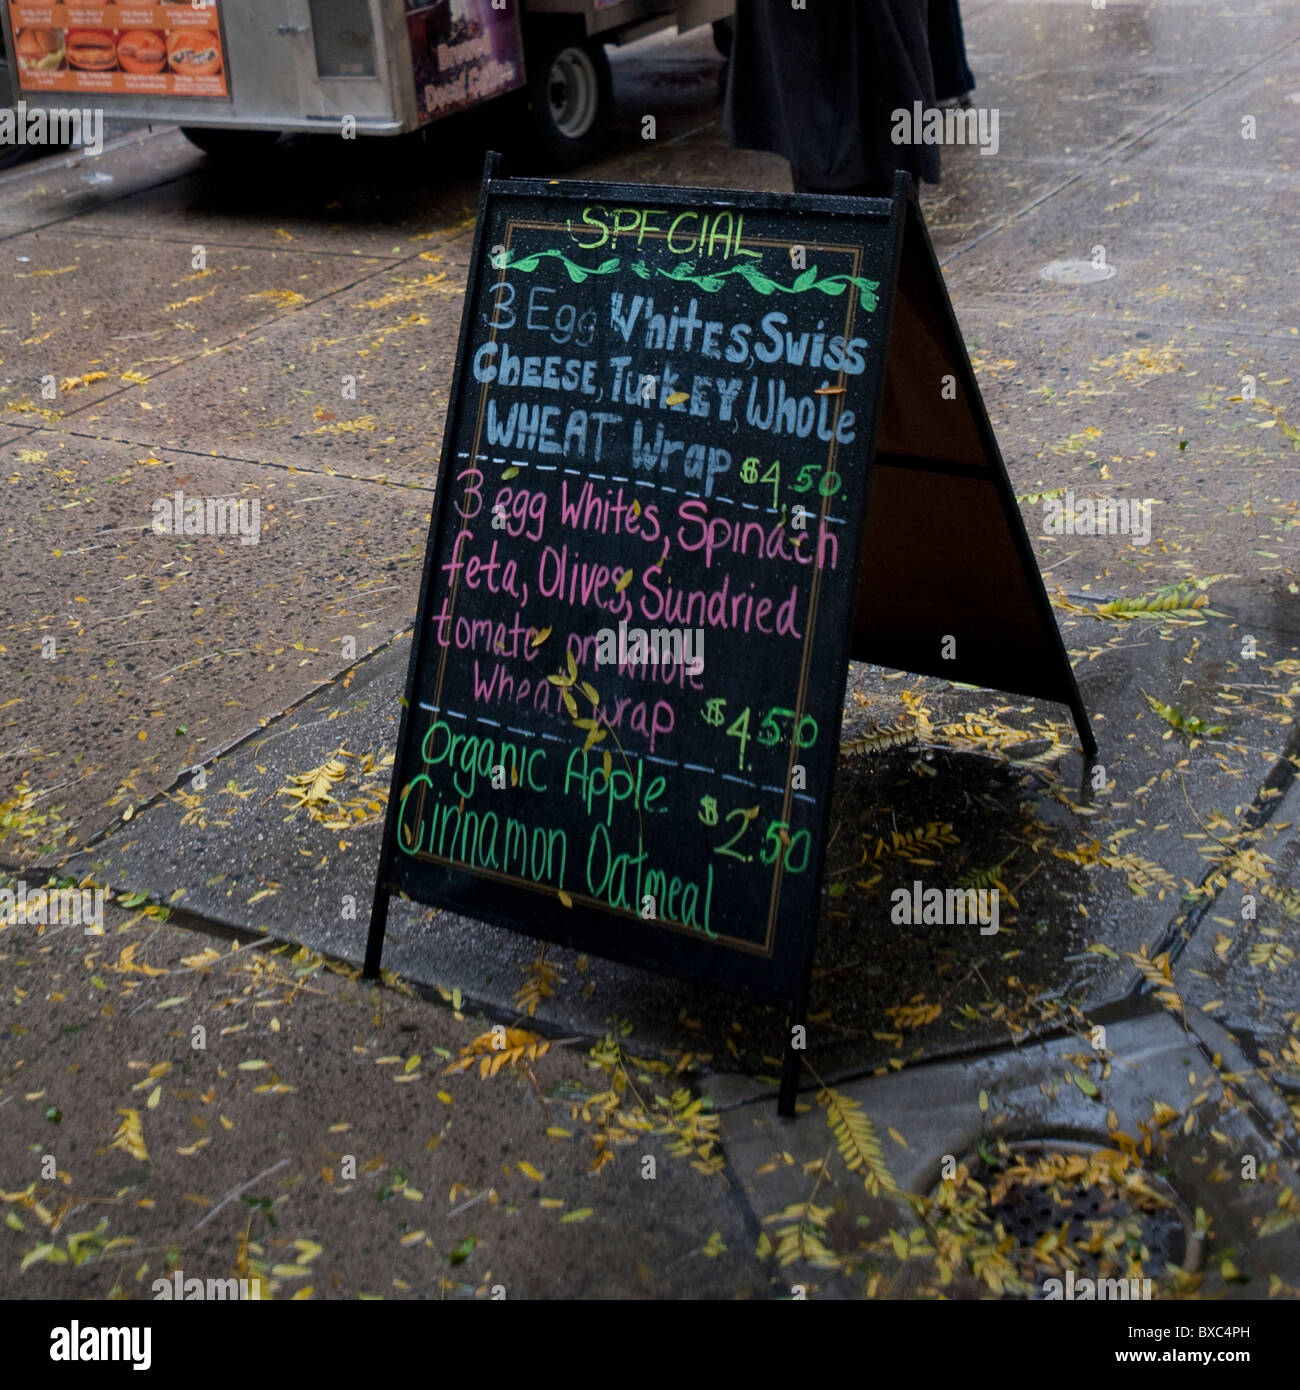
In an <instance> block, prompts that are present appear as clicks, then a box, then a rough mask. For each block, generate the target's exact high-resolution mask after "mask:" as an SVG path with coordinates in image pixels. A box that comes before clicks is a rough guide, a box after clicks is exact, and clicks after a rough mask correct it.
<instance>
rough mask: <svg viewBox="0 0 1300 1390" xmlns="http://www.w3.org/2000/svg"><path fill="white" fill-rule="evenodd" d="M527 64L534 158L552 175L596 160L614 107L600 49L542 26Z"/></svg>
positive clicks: (564, 29) (530, 45) (563, 29)
mask: <svg viewBox="0 0 1300 1390" xmlns="http://www.w3.org/2000/svg"><path fill="white" fill-rule="evenodd" d="M526 61H527V68H528V103H529V105H530V107H531V108H532V120H531V122H530V126H531V129H530V136H531V142H532V144H533V145H534V147H535V149H536V152H537V154H538V155H539V156H540V157H541V158H542V159H544V160H545V161H546V163H547V164H548V165H550V166H551V167H552V168H555V169H571V168H573V166H574V165H575V164H582V163H584V162H585V161H586V160H588V159H591V158H592V157H593V156H594V155H596V154H598V153H599V152H600V150H601V149H602V148H603V147H604V145H605V141H606V139H607V138H608V135H609V127H610V118H611V115H612V111H613V105H614V94H613V84H612V82H611V80H610V75H609V60H608V59H607V58H606V57H605V47H604V45H603V44H602V43H600V42H599V40H593V39H587V38H585V37H583V36H581V35H580V34H575V33H574V31H573V30H572V29H571V28H569V27H568V26H559V25H555V24H545V23H543V24H540V25H537V26H536V27H535V30H534V33H533V35H532V36H531V39H530V41H529V43H528V48H527V53H526Z"/></svg>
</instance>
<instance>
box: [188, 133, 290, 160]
mask: <svg viewBox="0 0 1300 1390" xmlns="http://www.w3.org/2000/svg"><path fill="white" fill-rule="evenodd" d="M181 134H182V135H183V136H184V137H185V138H186V139H187V140H188V141H189V142H190V144H191V145H197V146H198V147H199V149H201V150H202V151H203V153H204V154H206V155H207V156H208V157H209V158H211V159H215V160H219V161H220V162H222V163H227V162H231V163H233V162H236V161H238V160H248V159H260V158H263V157H265V155H266V154H267V153H268V152H269V151H270V149H271V147H272V146H273V145H274V144H275V142H276V141H277V140H278V139H279V138H280V132H279V131H278V130H212V129H210V128H208V127H207V126H193V125H183V126H181Z"/></svg>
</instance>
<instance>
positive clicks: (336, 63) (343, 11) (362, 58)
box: [311, 0, 375, 77]
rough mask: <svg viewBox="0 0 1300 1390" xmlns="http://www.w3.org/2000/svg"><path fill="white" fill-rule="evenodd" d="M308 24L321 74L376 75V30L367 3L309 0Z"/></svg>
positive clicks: (339, 75) (333, 75) (343, 0)
mask: <svg viewBox="0 0 1300 1390" xmlns="http://www.w3.org/2000/svg"><path fill="white" fill-rule="evenodd" d="M311 28H312V36H313V38H314V39H315V42H316V71H317V72H318V73H319V74H320V76H322V77H373V76H374V75H375V32H374V27H373V24H372V22H371V17H370V6H369V5H367V4H364V3H363V4H358V3H357V0H311Z"/></svg>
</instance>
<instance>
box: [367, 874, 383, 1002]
mask: <svg viewBox="0 0 1300 1390" xmlns="http://www.w3.org/2000/svg"><path fill="white" fill-rule="evenodd" d="M387 926H388V889H387V888H385V887H384V885H383V883H382V882H380V883H378V884H376V885H375V901H374V904H373V906H372V907H371V909H370V935H369V936H368V937H367V938H366V963H365V965H364V966H363V967H362V971H361V976H362V978H363V979H366V980H376V979H378V978H379V962H380V959H381V957H382V956H383V954H384V930H385V928H386V927H387Z"/></svg>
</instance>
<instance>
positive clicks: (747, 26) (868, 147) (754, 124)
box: [724, 0, 939, 192]
mask: <svg viewBox="0 0 1300 1390" xmlns="http://www.w3.org/2000/svg"><path fill="white" fill-rule="evenodd" d="M927 12H928V5H927V0H808V6H807V8H806V9H802V10H796V9H794V8H793V7H792V6H791V4H790V0H736V13H735V20H734V29H735V36H734V39H733V41H732V49H731V63H730V71H729V73H728V80H727V95H726V102H725V116H724V120H725V124H726V129H727V134H728V136H729V137H730V139H731V142H732V144H733V145H736V146H737V147H738V148H740V149H747V150H768V151H770V152H771V153H773V154H780V155H784V156H785V158H786V159H788V160H789V161H790V168H791V172H792V174H793V176H794V182H795V187H796V188H802V189H810V190H819V191H827V192H830V191H838V190H845V191H847V190H850V189H855V188H860V187H862V186H868V187H870V186H872V185H879V186H883V187H887V186H888V183H889V180H890V175H891V174H892V172H893V170H895V169H906V170H907V171H908V172H909V173H910V174H911V175H912V177H913V178H914V179H916V180H917V181H918V182H919V181H920V180H922V179H924V180H926V181H927V182H929V183H938V182H939V147H938V146H937V145H921V144H898V145H896V144H894V142H893V141H892V139H891V138H890V134H891V131H892V129H893V127H894V120H893V115H892V113H893V112H894V111H895V110H897V109H899V108H903V109H906V110H907V111H908V112H911V110H912V106H913V103H914V102H918V101H919V102H921V103H922V105H923V106H925V107H927V108H928V107H932V106H933V105H934V104H935V94H934V75H933V71H932V69H931V66H930V43H929V35H928V31H927V22H928V13H927Z"/></svg>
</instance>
